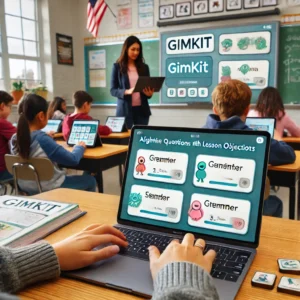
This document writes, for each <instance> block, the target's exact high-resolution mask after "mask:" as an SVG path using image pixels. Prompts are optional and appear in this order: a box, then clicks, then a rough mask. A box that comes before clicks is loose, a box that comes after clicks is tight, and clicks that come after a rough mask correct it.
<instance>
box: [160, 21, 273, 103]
mask: <svg viewBox="0 0 300 300" xmlns="http://www.w3.org/2000/svg"><path fill="white" fill-rule="evenodd" d="M278 33H279V22H268V23H261V24H249V25H244V26H238V27H237V26H235V27H219V28H207V29H194V30H188V31H187V30H186V31H177V32H176V31H172V32H163V33H161V36H160V40H161V76H165V77H166V80H165V83H164V85H163V88H162V92H161V103H166V104H167V103H173V104H174V103H197V102H210V101H211V93H212V91H213V89H214V87H215V86H216V85H217V84H218V83H219V82H221V81H225V80H227V79H239V80H242V81H243V82H245V83H247V84H248V85H249V87H250V88H251V90H252V100H251V102H255V101H256V99H257V97H258V95H259V93H260V91H261V90H262V89H263V88H265V87H267V86H277V64H278V55H277V53H278V50H277V49H278Z"/></svg>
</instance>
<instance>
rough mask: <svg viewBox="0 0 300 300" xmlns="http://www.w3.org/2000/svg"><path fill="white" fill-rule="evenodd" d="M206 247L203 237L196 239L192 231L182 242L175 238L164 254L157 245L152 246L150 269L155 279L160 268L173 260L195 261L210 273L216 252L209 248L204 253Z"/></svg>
mask: <svg viewBox="0 0 300 300" xmlns="http://www.w3.org/2000/svg"><path fill="white" fill-rule="evenodd" d="M204 248H205V241H204V240H202V239H197V240H196V241H195V237H194V235H193V234H191V233H187V234H186V235H185V236H184V238H183V240H182V243H181V244H180V243H179V241H178V240H173V241H172V242H171V243H170V244H169V245H168V247H167V248H166V249H165V251H164V252H163V253H162V254H160V252H159V250H158V249H157V248H156V247H155V246H150V247H149V258H150V270H151V274H152V277H153V280H154V279H155V277H156V275H157V273H158V272H159V271H160V269H162V268H163V267H164V266H165V265H167V264H169V263H172V262H190V263H194V264H196V265H198V266H200V267H202V268H203V269H204V270H206V271H207V272H208V273H210V271H211V267H212V263H213V261H214V259H215V257H216V252H215V251H213V250H209V251H208V252H207V253H206V254H205V255H203V250H204Z"/></svg>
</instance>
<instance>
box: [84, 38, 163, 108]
mask: <svg viewBox="0 0 300 300" xmlns="http://www.w3.org/2000/svg"><path fill="white" fill-rule="evenodd" d="M142 44H143V54H144V58H145V62H146V64H148V66H149V68H150V75H151V76H159V40H158V39H155V40H154V39H153V40H145V41H142ZM122 45H123V43H120V44H113V45H87V46H85V47H84V61H85V89H86V91H87V92H88V93H89V94H90V95H91V96H92V97H93V98H94V104H116V98H115V97H112V96H111V95H110V77H111V71H112V66H113V63H115V62H116V60H117V59H118V57H119V56H120V53H121V48H122ZM96 50H105V51H102V52H103V53H104V52H105V54H104V56H105V68H102V69H101V68H99V69H93V70H91V69H90V63H89V57H90V55H89V53H90V51H96ZM99 70H102V71H101V72H102V76H103V78H104V81H102V85H103V87H91V86H90V83H91V81H90V76H91V74H92V73H93V72H94V71H99ZM91 71H92V72H91ZM90 72H91V73H90ZM105 82H106V83H105ZM149 103H150V104H159V93H154V95H153V97H152V98H151V99H150V100H149Z"/></svg>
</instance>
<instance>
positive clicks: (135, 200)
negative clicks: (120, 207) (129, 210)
mask: <svg viewBox="0 0 300 300" xmlns="http://www.w3.org/2000/svg"><path fill="white" fill-rule="evenodd" d="M141 203H142V195H141V194H140V193H130V195H129V202H128V206H131V207H139V206H140V205H141Z"/></svg>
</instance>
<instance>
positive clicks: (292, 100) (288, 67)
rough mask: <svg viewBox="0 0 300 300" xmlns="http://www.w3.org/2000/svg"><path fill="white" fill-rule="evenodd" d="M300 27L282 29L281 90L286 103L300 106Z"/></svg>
mask: <svg viewBox="0 0 300 300" xmlns="http://www.w3.org/2000/svg"><path fill="white" fill-rule="evenodd" d="M299 87H300V26H284V27H281V28H280V53H279V90H280V93H281V96H282V99H283V101H284V103H286V104H288V103H289V104H300V95H299Z"/></svg>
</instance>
